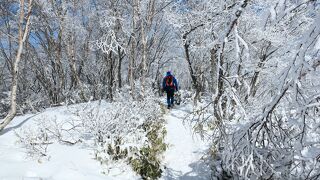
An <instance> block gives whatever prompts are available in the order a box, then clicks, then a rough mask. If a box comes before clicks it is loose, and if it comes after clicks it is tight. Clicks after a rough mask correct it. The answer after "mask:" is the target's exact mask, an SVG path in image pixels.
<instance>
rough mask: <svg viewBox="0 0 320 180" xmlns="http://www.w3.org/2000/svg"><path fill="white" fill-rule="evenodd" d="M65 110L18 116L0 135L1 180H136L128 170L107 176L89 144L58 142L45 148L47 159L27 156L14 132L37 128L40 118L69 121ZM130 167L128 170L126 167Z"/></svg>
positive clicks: (67, 111)
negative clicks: (71, 144) (26, 128)
mask: <svg viewBox="0 0 320 180" xmlns="http://www.w3.org/2000/svg"><path fill="white" fill-rule="evenodd" d="M72 115H73V114H72V113H71V112H70V111H69V110H67V108H66V107H58V108H49V109H47V110H46V111H44V112H42V113H40V114H38V115H25V116H18V117H16V118H14V120H13V121H12V122H11V123H10V124H9V125H8V127H7V128H5V129H4V131H3V132H2V133H1V134H0V180H22V179H23V180H25V179H50V180H73V179H74V180H100V179H101V180H113V179H114V180H115V179H117V180H118V179H123V180H129V179H137V177H138V176H137V175H135V173H134V172H133V171H132V170H131V171H127V172H126V173H123V172H121V174H119V173H118V174H117V172H116V170H117V169H113V171H112V172H110V174H108V175H106V174H103V173H102V172H104V171H105V169H103V167H102V166H101V165H100V163H99V162H98V161H97V160H94V159H93V157H94V155H93V149H92V148H91V147H90V146H89V142H84V143H79V144H76V145H73V146H70V145H63V144H59V143H57V142H55V143H53V144H50V145H49V146H48V154H49V155H50V157H49V159H48V160H47V159H46V158H43V159H40V160H39V159H35V158H31V157H30V156H28V155H27V153H26V149H25V148H23V147H22V146H21V144H20V143H18V137H17V136H16V135H15V131H16V132H19V130H20V129H21V128H22V127H30V128H32V127H34V128H35V127H36V124H37V123H38V122H37V121H39V117H40V118H41V117H45V119H47V120H48V121H49V120H50V119H51V118H54V117H57V120H58V121H61V120H64V119H68V118H71V117H72ZM128 167H129V166H128Z"/></svg>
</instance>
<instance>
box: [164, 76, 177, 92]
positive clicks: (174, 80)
mask: <svg viewBox="0 0 320 180" xmlns="http://www.w3.org/2000/svg"><path fill="white" fill-rule="evenodd" d="M168 76H172V77H173V85H174V88H175V90H176V91H178V82H177V80H176V78H175V77H174V76H173V75H171V74H169V75H166V76H165V77H164V78H163V81H162V89H163V90H165V91H167V90H168V88H167V87H166V78H167V77H168Z"/></svg>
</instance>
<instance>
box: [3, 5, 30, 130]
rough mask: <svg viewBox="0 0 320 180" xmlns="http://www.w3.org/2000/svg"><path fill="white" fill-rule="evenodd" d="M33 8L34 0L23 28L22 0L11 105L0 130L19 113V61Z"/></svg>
mask: <svg viewBox="0 0 320 180" xmlns="http://www.w3.org/2000/svg"><path fill="white" fill-rule="evenodd" d="M31 9H32V0H29V2H28V14H27V17H26V19H27V22H26V25H25V28H24V29H23V27H22V26H23V22H24V0H20V18H19V47H18V52H17V55H16V59H15V61H14V65H13V77H12V86H11V107H10V111H9V113H8V115H7V116H6V117H5V118H4V120H3V122H1V124H0V132H1V131H2V130H3V129H4V128H5V127H6V126H7V125H8V124H9V123H10V122H11V121H12V120H13V118H14V117H15V115H16V114H17V88H18V73H19V62H20V60H21V54H22V51H23V45H24V42H25V41H26V39H27V35H28V32H29V25H30V15H31Z"/></svg>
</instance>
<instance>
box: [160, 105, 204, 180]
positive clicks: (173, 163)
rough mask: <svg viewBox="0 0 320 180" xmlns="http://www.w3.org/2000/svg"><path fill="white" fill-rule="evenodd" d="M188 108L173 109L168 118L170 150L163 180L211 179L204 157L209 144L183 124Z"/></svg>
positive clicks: (167, 138) (166, 157)
mask: <svg viewBox="0 0 320 180" xmlns="http://www.w3.org/2000/svg"><path fill="white" fill-rule="evenodd" d="M186 114H187V112H186V108H179V109H176V108H174V109H172V110H171V111H170V113H169V114H168V115H167V116H166V119H167V126H166V127H167V137H166V141H167V142H166V143H168V144H169V148H168V149H167V151H166V152H165V159H164V162H163V164H164V165H165V168H166V169H165V172H164V174H163V177H162V178H163V179H182V180H183V179H188V180H190V179H210V171H209V167H208V166H207V165H206V163H205V162H204V160H202V159H201V158H202V156H203V155H204V154H205V152H206V151H207V149H208V148H209V147H208V144H209V143H206V142H204V141H203V140H201V138H200V137H199V136H198V135H195V134H193V132H192V128H191V127H190V125H189V124H188V123H185V124H184V123H183V119H184V117H185V115H186Z"/></svg>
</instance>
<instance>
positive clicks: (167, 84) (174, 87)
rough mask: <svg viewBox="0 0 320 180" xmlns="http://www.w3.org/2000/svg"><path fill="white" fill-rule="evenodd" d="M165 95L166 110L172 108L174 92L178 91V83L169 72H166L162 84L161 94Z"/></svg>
mask: <svg viewBox="0 0 320 180" xmlns="http://www.w3.org/2000/svg"><path fill="white" fill-rule="evenodd" d="M163 91H166V93H167V103H168V109H170V107H172V106H173V102H174V92H175V91H178V83H177V80H176V78H175V77H174V76H173V75H172V74H171V71H168V72H167V75H166V76H165V77H164V78H163V82H162V92H163Z"/></svg>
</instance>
